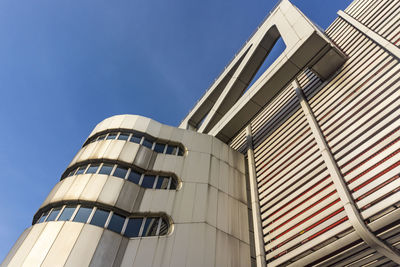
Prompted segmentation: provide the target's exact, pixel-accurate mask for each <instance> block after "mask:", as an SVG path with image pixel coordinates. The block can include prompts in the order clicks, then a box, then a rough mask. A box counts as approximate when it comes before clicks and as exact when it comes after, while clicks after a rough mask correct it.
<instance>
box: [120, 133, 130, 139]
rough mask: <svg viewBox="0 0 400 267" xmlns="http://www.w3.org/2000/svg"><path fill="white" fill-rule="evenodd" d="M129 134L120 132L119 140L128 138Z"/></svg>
mask: <svg viewBox="0 0 400 267" xmlns="http://www.w3.org/2000/svg"><path fill="white" fill-rule="evenodd" d="M128 138H129V134H128V133H120V135H119V136H118V140H128Z"/></svg>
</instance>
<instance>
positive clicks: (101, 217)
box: [90, 209, 110, 227]
mask: <svg viewBox="0 0 400 267" xmlns="http://www.w3.org/2000/svg"><path fill="white" fill-rule="evenodd" d="M109 213H110V212H108V211H105V210H102V209H97V210H96V212H95V213H94V215H93V218H92V220H91V221H90V224H93V225H97V226H100V227H104V224H105V223H106V221H107V218H108V214H109Z"/></svg>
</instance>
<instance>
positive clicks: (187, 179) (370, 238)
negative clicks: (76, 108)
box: [2, 0, 400, 266]
mask: <svg viewBox="0 0 400 267" xmlns="http://www.w3.org/2000/svg"><path fill="white" fill-rule="evenodd" d="M338 14H339V17H338V18H337V19H336V20H335V21H334V22H333V23H332V24H331V25H330V26H329V27H328V29H327V30H326V31H322V30H320V29H319V28H318V27H316V26H315V25H314V24H313V23H311V22H310V20H309V19H307V18H306V17H305V16H304V15H303V14H302V13H301V12H300V11H299V10H298V9H297V8H296V7H294V6H293V5H292V4H291V3H290V2H289V1H287V0H282V1H280V2H279V4H278V5H277V6H276V7H275V8H274V9H273V10H272V11H271V12H270V14H269V15H268V16H267V18H266V19H265V20H264V21H263V22H262V24H261V25H260V27H259V28H258V30H257V31H256V32H255V34H253V35H252V36H251V38H250V39H249V41H248V42H246V44H245V45H244V46H243V48H242V49H241V50H240V51H239V52H238V54H237V55H236V56H235V58H234V59H233V60H232V62H231V63H230V64H229V65H228V66H227V67H226V69H225V70H224V72H223V73H222V74H221V75H220V76H219V77H218V79H216V81H215V83H214V84H213V85H212V86H211V88H210V89H209V90H208V91H207V92H206V93H205V95H204V96H203V97H202V98H201V99H200V101H199V102H198V103H197V104H196V105H195V106H194V108H193V110H192V111H190V112H189V114H188V115H187V116H186V117H185V119H184V120H183V121H182V123H181V125H180V128H174V127H170V126H166V125H162V124H160V123H157V122H155V121H153V120H150V119H147V118H143V117H140V116H134V115H121V116H114V117H111V118H109V119H106V120H104V121H103V122H101V123H100V124H98V125H97V127H96V128H95V129H94V131H93V132H92V133H91V135H90V136H89V138H88V140H87V141H86V142H85V145H84V146H83V147H82V149H81V150H80V151H79V152H78V153H77V155H76V156H75V158H74V159H73V160H72V162H71V164H70V165H69V166H68V168H67V170H66V171H65V173H64V175H63V177H62V180H61V181H60V182H59V183H57V184H56V186H55V187H54V188H53V190H52V191H51V192H50V194H49V195H48V197H47V199H46V200H45V201H44V203H43V205H42V206H41V207H40V208H39V210H38V212H37V214H36V215H35V216H34V221H33V226H32V227H30V228H28V229H27V230H25V232H24V233H22V235H21V236H20V238H19V239H18V240H17V242H16V244H15V245H14V247H13V248H12V249H11V251H10V253H9V254H8V256H7V257H6V259H5V260H4V261H3V263H2V266H60V265H66V266H88V265H91V266H399V265H400V252H399V248H400V161H399V152H400V64H399V56H400V31H399V27H400V20H399V14H400V2H399V1H398V0H354V1H353V2H352V3H351V4H350V5H349V7H348V8H347V9H346V10H344V11H339V12H338ZM279 37H282V39H283V41H284V43H285V45H286V49H285V50H284V52H283V53H282V54H281V55H280V56H279V57H278V58H277V59H276V60H275V62H274V63H272V65H271V66H270V67H269V68H268V69H267V70H266V71H265V72H264V73H263V74H262V75H261V76H260V77H259V78H258V79H257V80H256V81H254V82H253V83H252V85H251V86H250V87H249V84H251V82H252V79H253V77H254V75H255V74H256V72H257V71H258V70H259V68H260V66H261V65H262V63H263V61H264V60H265V58H266V57H267V56H268V53H269V52H270V51H271V49H272V48H273V46H274V44H275V43H276V41H277V39H278V38H279ZM248 87H249V88H248ZM246 90H247V91H246ZM120 136H121V138H119V137H120ZM104 166H105V167H104ZM103 167H104V171H102V168H103ZM107 168H108V169H107ZM89 169H90V171H89ZM99 169H101V170H100V171H99ZM94 170H96V171H94ZM131 174H133V176H132V177H131ZM130 177H131V178H130ZM146 177H147V178H146ZM145 179H147V180H145ZM160 181H161V182H160ZM68 205H69V206H68ZM71 205H75V206H73V208H72V206H71ZM89 206H90V207H91V209H93V211H92V212H91V215H87V216H89V217H87V218H86V217H85V220H84V222H86V223H82V222H76V221H74V219H73V218H74V216H76V215H75V213H77V210H78V209H79V208H80V207H87V209H89V208H88V207H89ZM60 207H62V208H60ZM67 207H69V211H70V212H72V210H75V212H74V213H73V215H72V217H65V216H64V217H63V218H64V221H62V220H61V219H59V218H61V215H60V214H59V213H62V212H63V211H64V210H65V209H66V208H67ZM93 207H94V208H93ZM91 209H90V210H91ZM97 210H102V212H103V214H108V213H107V212H109V214H110V215H108V217H107V220H105V219H104V220H103V221H102V222H101V225H102V226H104V227H99V226H98V225H99V219H97V217H95V216H96V215H94V214H95V211H97ZM53 211H54V212H55V213H53V215H52V212H53ZM100 213H101V212H99V214H100ZM113 214H120V217H121V218H125V224H124V226H123V227H122V226H121V225H120V227H119V228H118V227H109V225H110V224H112V216H113ZM98 216H100V215H98ZM48 218H50V219H48ZM65 218H67V220H65ZM68 218H70V219H68ZM104 218H105V217H104ZM118 218H119V217H118ZM139 218H140V219H139ZM150 218H151V219H152V221H157V218H160V219H158V223H159V224H158V225H159V226H158V228H156V227H154V229H153V231H144V230H143V229H144V228H146V223H147V221H150V220H149V219H150ZM120 220H122V219H120ZM131 221H132V225H134V223H135V222H137V221H139V222H140V223H139V224H138V225H139V226H140V227H139V226H138V227H137V228H136V232H135V231H131V232H129V233H130V235H129V236H131V237H127V235H126V231H127V230H126V229H127V228H128V227H129V225H128V224H129V223H130V222H131ZM93 222H94V223H93ZM94 224H96V225H94ZM154 225H155V224H154ZM161 225H162V227H161ZM121 227H122V228H121ZM161 228H162V231H161ZM167 228H168V229H167ZM108 229H118V230H119V229H122V230H121V231H120V232H118V231H117V233H116V232H115V231H110V230H108ZM146 229H149V228H146ZM131 233H135V234H136V235H134V237H132V234H131ZM161 233H162V234H163V235H161Z"/></svg>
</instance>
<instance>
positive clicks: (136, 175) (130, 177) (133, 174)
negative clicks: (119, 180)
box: [128, 169, 142, 184]
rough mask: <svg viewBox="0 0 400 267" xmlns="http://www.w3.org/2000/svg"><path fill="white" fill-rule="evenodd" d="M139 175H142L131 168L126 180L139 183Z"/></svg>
mask: <svg viewBox="0 0 400 267" xmlns="http://www.w3.org/2000/svg"><path fill="white" fill-rule="evenodd" d="M141 176H142V175H141V174H140V173H138V172H135V171H134V170H132V169H131V173H130V174H129V175H128V180H129V181H131V182H134V183H135V184H139V181H140V177H141Z"/></svg>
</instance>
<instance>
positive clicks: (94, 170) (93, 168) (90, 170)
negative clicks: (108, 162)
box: [86, 164, 100, 173]
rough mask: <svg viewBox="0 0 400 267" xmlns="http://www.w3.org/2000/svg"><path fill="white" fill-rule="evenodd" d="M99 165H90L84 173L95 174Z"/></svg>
mask: <svg viewBox="0 0 400 267" xmlns="http://www.w3.org/2000/svg"><path fill="white" fill-rule="evenodd" d="M99 166H100V164H90V166H89V168H88V169H87V171H86V173H96V172H97V169H98V168H99Z"/></svg>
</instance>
